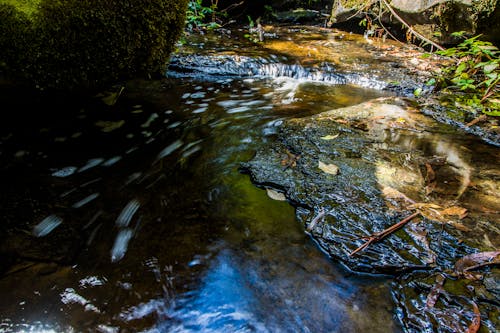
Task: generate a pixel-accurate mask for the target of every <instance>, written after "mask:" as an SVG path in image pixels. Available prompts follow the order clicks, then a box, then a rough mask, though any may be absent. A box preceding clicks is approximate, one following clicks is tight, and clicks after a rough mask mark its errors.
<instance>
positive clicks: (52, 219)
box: [33, 215, 63, 237]
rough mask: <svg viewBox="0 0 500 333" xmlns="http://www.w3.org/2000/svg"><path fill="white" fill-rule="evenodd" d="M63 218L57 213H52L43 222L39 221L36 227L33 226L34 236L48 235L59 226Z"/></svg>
mask: <svg viewBox="0 0 500 333" xmlns="http://www.w3.org/2000/svg"><path fill="white" fill-rule="evenodd" d="M62 221H63V219H62V218H60V217H58V216H56V215H50V216H47V217H46V218H44V219H43V220H42V222H40V223H38V224H37V225H36V226H35V227H34V228H33V236H35V237H43V236H47V235H48V234H50V233H51V232H52V230H54V229H55V228H57V227H58V226H59V225H60V224H61V223H62Z"/></svg>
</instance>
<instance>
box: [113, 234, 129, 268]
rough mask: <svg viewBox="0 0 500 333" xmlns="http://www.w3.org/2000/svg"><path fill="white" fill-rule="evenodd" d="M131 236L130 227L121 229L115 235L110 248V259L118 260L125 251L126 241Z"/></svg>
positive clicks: (126, 247)
mask: <svg viewBox="0 0 500 333" xmlns="http://www.w3.org/2000/svg"><path fill="white" fill-rule="evenodd" d="M132 236H133V232H132V229H123V230H121V231H120V232H119V233H118V235H117V236H116V239H115V243H114V244H113V248H112V249H111V261H112V262H117V261H120V260H121V259H122V258H123V257H124V256H125V253H126V252H127V249H128V243H129V242H130V239H131V238H132Z"/></svg>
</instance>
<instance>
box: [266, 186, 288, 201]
mask: <svg viewBox="0 0 500 333" xmlns="http://www.w3.org/2000/svg"><path fill="white" fill-rule="evenodd" d="M266 192H267V196H268V197H269V198H271V199H273V200H277V201H286V197H285V194H283V193H281V192H278V191H275V190H272V189H270V188H266Z"/></svg>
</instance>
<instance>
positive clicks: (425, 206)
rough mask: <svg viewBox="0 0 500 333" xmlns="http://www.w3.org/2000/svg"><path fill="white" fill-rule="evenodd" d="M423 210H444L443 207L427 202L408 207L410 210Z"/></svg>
mask: <svg viewBox="0 0 500 333" xmlns="http://www.w3.org/2000/svg"><path fill="white" fill-rule="evenodd" d="M421 208H432V209H442V208H443V207H441V206H439V205H436V204H433V203H426V202H417V203H414V204H413V205H410V206H408V209H421Z"/></svg>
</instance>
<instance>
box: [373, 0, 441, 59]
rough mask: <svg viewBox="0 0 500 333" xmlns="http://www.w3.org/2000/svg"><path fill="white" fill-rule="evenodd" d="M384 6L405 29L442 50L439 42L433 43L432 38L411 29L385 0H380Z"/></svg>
mask: <svg viewBox="0 0 500 333" xmlns="http://www.w3.org/2000/svg"><path fill="white" fill-rule="evenodd" d="M380 1H381V2H382V3H383V4H384V5H385V6H386V7H387V9H389V11H390V12H391V14H392V15H394V17H395V18H396V19H397V20H398V21H399V22H401V23H402V24H403V25H404V26H405V27H406V28H407V29H408V31H409V32H410V33H411V34H413V35H414V36H416V37H417V38H419V39H420V40H422V41H424V42H426V43H429V44H431V45H432V46H434V47H436V48H437V49H439V50H444V47H442V46H441V45H439V44H436V43H434V42H433V41H432V40H430V39H428V38H426V37H424V36H423V35H422V34H420V33H418V32H417V31H415V30H413V28H412V27H410V25H409V24H408V23H406V22H405V21H404V20H403V19H402V18H401V17H400V16H399V15H398V14H397V13H396V11H395V10H394V8H392V7H391V6H390V5H389V4H388V3H387V1H386V0H380Z"/></svg>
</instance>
